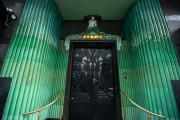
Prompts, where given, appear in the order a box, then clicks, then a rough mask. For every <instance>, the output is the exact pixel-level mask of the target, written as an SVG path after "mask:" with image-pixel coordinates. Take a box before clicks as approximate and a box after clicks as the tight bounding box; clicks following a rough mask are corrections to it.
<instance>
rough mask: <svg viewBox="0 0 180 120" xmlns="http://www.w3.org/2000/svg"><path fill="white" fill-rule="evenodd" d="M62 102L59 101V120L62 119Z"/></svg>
mask: <svg viewBox="0 0 180 120" xmlns="http://www.w3.org/2000/svg"><path fill="white" fill-rule="evenodd" d="M62 106H63V105H62V100H61V99H60V111H59V120H61V119H62V109H63V108H62Z"/></svg>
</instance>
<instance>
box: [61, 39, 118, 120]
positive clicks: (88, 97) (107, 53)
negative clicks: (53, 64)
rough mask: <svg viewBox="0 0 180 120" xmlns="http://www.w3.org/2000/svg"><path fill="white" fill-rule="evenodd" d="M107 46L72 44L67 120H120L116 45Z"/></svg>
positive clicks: (74, 42)
mask: <svg viewBox="0 0 180 120" xmlns="http://www.w3.org/2000/svg"><path fill="white" fill-rule="evenodd" d="M106 42H107V41H106ZM106 42H105V43H103V42H102V41H101V42H97V41H96V42H95V41H93V42H92V41H89V42H87V41H86V42H79V43H78V42H77V41H73V42H71V52H70V61H69V62H70V64H69V65H70V68H69V69H70V70H69V71H70V72H69V74H70V76H69V80H67V81H69V82H67V84H66V85H67V86H69V87H67V86H66V87H67V88H68V89H69V90H67V88H66V95H67V92H68V96H69V97H68V103H67V104H68V110H65V111H68V119H67V120H119V119H120V116H121V115H120V114H121V111H120V109H119V108H120V99H119V92H118V91H119V82H118V77H117V70H116V69H117V66H116V65H117V63H116V60H115V59H116V50H115V42H109V43H110V44H107V43H106ZM67 104H66V103H65V106H64V107H66V106H67ZM117 105H118V106H117ZM65 111H64V112H65ZM65 115H67V114H65Z"/></svg>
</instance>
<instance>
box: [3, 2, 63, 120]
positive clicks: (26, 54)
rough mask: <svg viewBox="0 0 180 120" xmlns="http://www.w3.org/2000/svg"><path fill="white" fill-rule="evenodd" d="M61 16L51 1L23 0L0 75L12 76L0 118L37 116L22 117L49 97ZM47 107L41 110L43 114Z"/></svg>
mask: <svg viewBox="0 0 180 120" xmlns="http://www.w3.org/2000/svg"><path fill="white" fill-rule="evenodd" d="M61 29H62V19H61V16H60V15H59V11H58V9H57V8H56V5H55V3H54V1H52V0H26V4H25V7H24V10H23V13H22V16H21V19H20V21H19V24H18V26H17V29H16V32H15V34H14V36H13V38H12V42H11V44H10V47H9V51H8V54H7V56H6V60H5V62H4V65H3V69H2V71H1V76H2V77H12V84H11V87H10V91H9V95H8V99H7V102H6V106H5V110H4V113H3V120H21V119H29V120H33V119H37V114H36V115H30V116H27V117H24V116H22V114H23V113H24V112H28V111H32V110H35V109H37V108H40V107H42V106H44V105H46V104H48V103H49V102H50V101H51V100H52V99H51V96H52V90H51V88H52V84H51V83H52V81H53V77H54V71H55V64H56V56H57V48H56V46H57V43H58V41H59V38H60V35H61ZM47 113H48V109H47V110H45V111H43V112H42V113H41V116H42V119H44V118H46V117H47V115H48V114H47Z"/></svg>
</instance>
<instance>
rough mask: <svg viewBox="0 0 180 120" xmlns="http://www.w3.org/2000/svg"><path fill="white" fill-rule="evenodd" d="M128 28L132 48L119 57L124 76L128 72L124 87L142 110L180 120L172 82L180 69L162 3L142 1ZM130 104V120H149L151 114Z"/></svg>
mask: <svg viewBox="0 0 180 120" xmlns="http://www.w3.org/2000/svg"><path fill="white" fill-rule="evenodd" d="M124 29H125V34H126V39H127V41H128V42H127V43H126V44H129V47H128V50H126V52H125V53H124V52H123V50H121V51H119V54H118V56H119V60H118V61H119V64H120V65H119V70H120V76H123V73H124V72H125V73H127V78H126V79H124V78H123V77H120V80H121V81H120V83H121V88H122V89H123V90H124V91H125V92H126V93H127V94H128V95H129V96H130V97H131V98H132V99H133V100H134V101H135V102H137V103H138V104H139V105H141V106H142V107H144V108H146V109H148V110H150V111H152V112H155V113H157V114H161V115H165V116H167V119H170V120H179V113H178V109H177V105H176V101H175V97H174V94H173V90H172V86H171V80H178V79H180V68H179V65H178V62H177V58H176V54H175V51H174V47H173V45H172V41H171V37H170V34H169V30H168V27H167V23H166V21H165V18H164V15H163V12H162V9H161V6H160V3H159V0H138V1H137V2H136V3H135V4H134V5H133V6H132V7H131V9H130V11H129V14H128V16H127V18H126V20H125V27H124ZM123 57H125V58H123ZM121 64H123V65H121ZM127 105H128V110H127V111H128V113H127V114H128V119H132V120H133V119H138V120H144V119H147V114H144V113H143V112H142V111H140V110H138V109H137V108H133V106H132V105H131V104H130V103H127ZM152 118H153V119H158V118H157V117H152Z"/></svg>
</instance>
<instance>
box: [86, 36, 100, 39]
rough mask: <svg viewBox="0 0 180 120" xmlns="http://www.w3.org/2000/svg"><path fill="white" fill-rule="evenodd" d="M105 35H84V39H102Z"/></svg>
mask: <svg viewBox="0 0 180 120" xmlns="http://www.w3.org/2000/svg"><path fill="white" fill-rule="evenodd" d="M102 38H103V35H83V39H102Z"/></svg>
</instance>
